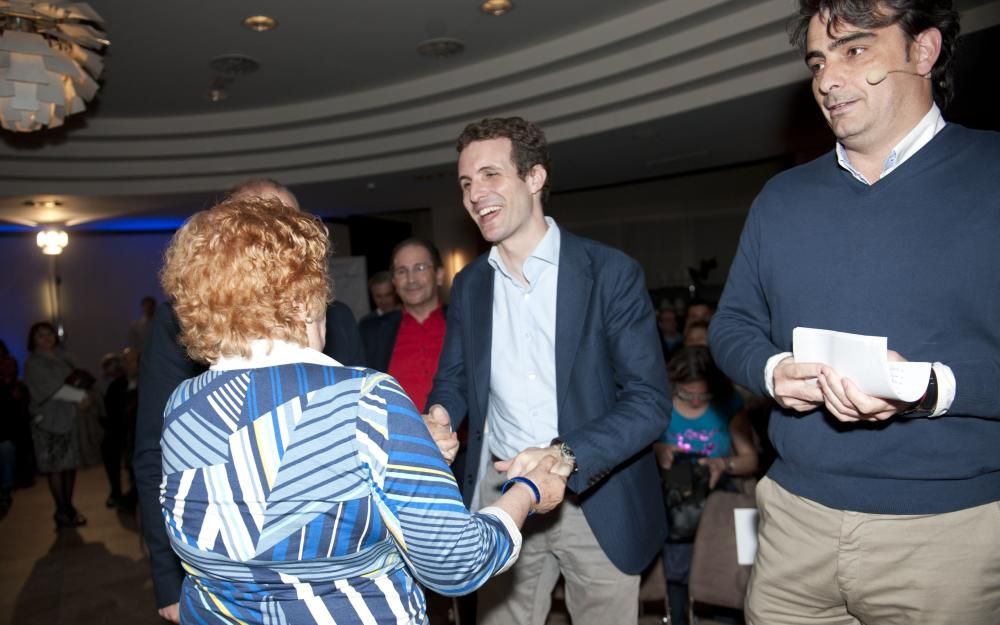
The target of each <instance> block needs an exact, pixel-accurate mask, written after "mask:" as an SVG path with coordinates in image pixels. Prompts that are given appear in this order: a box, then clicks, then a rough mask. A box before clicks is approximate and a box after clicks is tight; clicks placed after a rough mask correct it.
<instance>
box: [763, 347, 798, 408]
mask: <svg viewBox="0 0 1000 625" xmlns="http://www.w3.org/2000/svg"><path fill="white" fill-rule="evenodd" d="M791 355H792V352H781V353H780V354H775V355H774V356H771V357H770V358H768V359H767V364H766V365H764V386H765V387H767V394H768V395H770V396H771V399H774V370H775V369H776V368H777V367H778V363H779V362H781V361H782V360H784V359H785V358H788V357H789V356H791Z"/></svg>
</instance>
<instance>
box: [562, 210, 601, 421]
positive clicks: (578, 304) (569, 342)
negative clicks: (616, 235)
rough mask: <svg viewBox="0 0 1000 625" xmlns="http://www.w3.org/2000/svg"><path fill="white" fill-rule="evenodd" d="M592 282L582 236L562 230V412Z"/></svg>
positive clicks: (585, 318) (585, 315)
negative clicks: (581, 239) (580, 237)
mask: <svg viewBox="0 0 1000 625" xmlns="http://www.w3.org/2000/svg"><path fill="white" fill-rule="evenodd" d="M593 285H594V278H593V273H592V271H591V266H590V257H589V256H588V255H587V252H586V250H584V249H583V245H582V243H581V241H580V239H578V238H577V237H575V236H573V235H572V234H570V233H568V232H566V231H565V230H561V231H560V243H559V284H558V286H557V287H556V409H557V410H558V411H559V414H560V415H561V414H562V405H563V402H564V401H565V400H566V393H567V391H568V390H569V374H570V372H571V371H572V370H573V362H574V360H575V359H576V351H577V348H579V346H580V340H581V338H582V337H583V324H584V322H585V321H586V320H587V313H588V312H589V311H588V306H589V305H590V291H591V288H592V287H593Z"/></svg>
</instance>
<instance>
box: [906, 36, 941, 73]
mask: <svg viewBox="0 0 1000 625" xmlns="http://www.w3.org/2000/svg"><path fill="white" fill-rule="evenodd" d="M912 45H913V53H914V55H915V57H916V58H915V59H914V60H915V61H916V62H917V67H916V71H917V73H918V74H920V75H921V76H928V75H930V73H931V70H933V69H934V64H935V63H937V60H938V57H939V56H940V55H941V31H940V30H938V29H937V28H928V29H927V30H925V31H924V32H922V33H920V34H919V35H917V36H916V38H915V39H914V40H913V44H912Z"/></svg>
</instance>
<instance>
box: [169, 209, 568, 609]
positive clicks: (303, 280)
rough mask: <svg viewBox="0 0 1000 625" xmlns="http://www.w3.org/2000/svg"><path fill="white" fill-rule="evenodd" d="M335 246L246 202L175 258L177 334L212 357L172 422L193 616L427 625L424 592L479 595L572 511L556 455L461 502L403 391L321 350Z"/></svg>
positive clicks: (189, 239)
mask: <svg viewBox="0 0 1000 625" xmlns="http://www.w3.org/2000/svg"><path fill="white" fill-rule="evenodd" d="M328 251H329V240H328V236H327V230H326V228H325V227H324V226H323V225H322V223H321V222H320V221H319V220H318V219H316V218H314V217H311V216H309V215H307V214H305V213H301V212H299V211H297V210H294V209H291V208H289V207H287V206H285V205H283V204H281V203H280V202H277V201H275V200H264V199H260V198H248V199H241V200H240V199H237V200H228V201H225V202H223V203H221V204H219V205H217V206H215V207H213V208H212V209H209V210H207V211H203V212H201V213H198V214H196V215H195V216H194V217H192V218H191V219H190V220H188V222H187V223H186V224H185V225H184V226H183V227H181V229H180V230H179V231H178V232H177V234H176V235H175V236H174V239H173V241H172V242H171V244H170V247H169V248H168V250H167V252H166V255H165V263H164V268H163V271H162V281H163V287H164V291H165V292H166V293H167V294H168V295H169V296H170V298H171V299H172V300H173V302H174V310H175V312H176V314H177V319H178V321H179V323H180V328H181V334H180V340H181V342H182V344H183V345H184V346H185V347H186V349H187V351H188V353H189V354H190V356H191V357H192V358H193V359H195V360H198V361H203V362H208V363H210V368H209V370H208V371H207V372H205V373H203V374H201V375H199V376H197V377H195V378H191V379H189V380H186V381H184V382H182V383H181V384H180V386H178V388H177V390H176V391H174V393H173V395H172V396H171V398H170V400H169V401H168V404H167V406H168V408H167V412H166V414H165V416H164V427H163V437H162V449H163V475H164V478H163V483H162V486H161V502H162V511H163V516H164V519H165V522H166V527H167V532H168V534H169V536H170V540H171V544H172V546H173V548H174V550H175V551H176V552H177V553H178V554H179V555H180V556H181V559H182V560H184V562H185V565H186V566H185V570H186V572H187V577H186V579H185V582H184V586H183V588H182V592H181V601H180V620H181V622H182V623H206V622H214V621H221V620H230V619H231V618H233V617H234V615H238V617H239V619H240V621H241V622H244V623H276V622H282V623H333V622H368V623H387V624H388V623H414V624H420V623H423V622H425V617H426V615H425V611H424V600H423V596H422V593H421V591H420V589H419V586H418V585H417V584H416V583H414V582H415V581H419V582H420V583H422V584H424V585H427V586H429V587H432V588H434V589H435V590H437V591H438V592H442V593H446V594H463V593H467V592H470V591H472V590H474V589H475V588H476V587H478V586H479V585H481V584H482V583H484V582H485V581H486V580H487V579H489V577H490V576H492V575H494V574H496V573H499V572H501V571H503V570H505V569H506V568H507V567H508V566H509V565H510V564H511V563H512V562H513V561H514V559H516V557H517V553H518V550H519V545H520V532H519V531H518V528H519V527H520V526H521V525H522V524H523V523H524V520H525V519H526V518H527V517H528V515H529V514H531V513H532V512H547V511H549V510H551V509H553V508H554V507H555V506H556V505H558V504H559V502H560V501H561V500H562V497H563V492H564V488H565V476H566V475H568V474H569V472H570V470H571V468H570V467H569V466H559V463H557V462H555V461H552V460H550V461H549V462H547V463H545V465H539V467H538V468H537V469H536V470H534V471H532V472H530V473H529V474H528V475H527V476H525V478H524V479H522V480H516V481H514V480H512V481H511V482H509V483H508V485H507V487H508V488H507V492H506V494H505V495H504V496H503V497H501V499H500V500H499V501H498V502H497V503H496V504H495V505H494V506H492V507H489V508H486V509H483V510H482V511H480V512H479V513H477V514H470V513H469V512H468V510H466V509H465V507H464V505H463V504H462V498H461V495H460V494H459V492H458V487H457V485H456V484H455V481H454V478H453V477H452V476H451V474H450V472H449V471H448V466H447V464H446V463H445V461H444V459H443V458H442V457H441V454H440V452H439V451H438V449H437V446H436V445H435V443H434V441H433V440H432V439H431V436H430V433H429V432H428V431H427V428H426V426H425V425H424V422H423V420H422V418H421V416H420V413H419V411H418V410H417V409H416V407H415V406H414V405H413V403H412V402H411V401H410V400H409V398H408V397H407V396H406V393H405V392H403V390H402V389H401V388H400V386H399V385H398V384H397V383H396V382H395V380H394V379H393V378H392V377H391V376H389V375H387V374H384V373H380V372H378V371H374V370H370V369H369V370H361V369H354V368H347V367H343V366H341V365H340V364H339V363H337V362H336V361H334V360H333V359H331V358H329V357H327V356H325V355H323V354H322V353H321V352H320V351H319V350H320V349H321V348H322V346H323V343H324V338H325V336H324V335H325V327H324V326H325V319H324V316H323V311H324V308H325V305H326V302H327V301H328V300H329V297H330V285H329V280H328V276H327V256H328ZM553 471H555V472H553Z"/></svg>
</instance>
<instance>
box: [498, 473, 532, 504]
mask: <svg viewBox="0 0 1000 625" xmlns="http://www.w3.org/2000/svg"><path fill="white" fill-rule="evenodd" d="M515 482H520V483H522V484H524V485H525V486H527V487H528V488H530V489H531V492H532V493H534V495H535V503H536V504H539V503H542V493H540V492H539V491H538V487H537V486H535V483H534V482H532V481H531V480H529V479H528V478H526V477H523V476H520V475H518V476H517V477H512V478H510V479H509V480H507V481H506V482H504V483H503V486H502V487H501V488H500V494H504V493H506V492H507V491H508V490H510V487H511V486H513V485H514V483H515ZM528 514H534V510H532V511H531V512H529V513H528Z"/></svg>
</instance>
